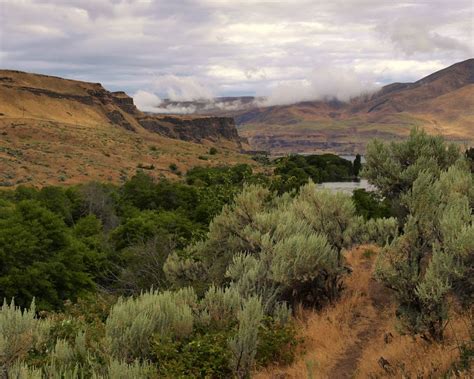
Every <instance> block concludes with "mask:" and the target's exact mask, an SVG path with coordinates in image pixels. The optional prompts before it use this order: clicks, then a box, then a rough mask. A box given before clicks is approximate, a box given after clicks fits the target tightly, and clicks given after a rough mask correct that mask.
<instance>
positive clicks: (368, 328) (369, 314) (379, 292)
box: [328, 265, 390, 379]
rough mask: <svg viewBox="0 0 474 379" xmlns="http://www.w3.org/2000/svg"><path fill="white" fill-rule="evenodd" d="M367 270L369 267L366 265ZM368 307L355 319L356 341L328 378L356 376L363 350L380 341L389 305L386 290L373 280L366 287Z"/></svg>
mask: <svg viewBox="0 0 474 379" xmlns="http://www.w3.org/2000/svg"><path fill="white" fill-rule="evenodd" d="M366 269H367V270H370V272H371V267H370V266H369V265H367V267H366ZM367 295H368V300H369V303H368V307H366V308H365V311H366V312H365V316H360V317H357V318H356V319H355V322H354V324H353V325H352V327H353V328H354V329H356V330H359V332H358V333H357V336H356V341H355V342H353V343H351V344H349V345H348V346H347V348H346V350H345V351H344V353H343V354H342V356H341V357H340V358H339V359H338V360H337V361H336V363H335V364H334V366H333V367H332V368H331V369H330V370H329V373H328V374H329V377H330V378H338V379H339V378H341V379H345V378H353V377H354V376H355V375H356V374H357V368H358V366H359V363H360V359H361V357H362V355H363V352H364V349H365V348H366V347H367V346H370V344H371V341H374V340H377V341H378V340H379V339H382V338H383V336H384V332H385V330H384V328H385V326H386V321H387V315H386V313H385V312H384V310H385V307H386V306H387V305H389V302H390V300H389V299H390V296H389V293H388V292H387V290H386V288H384V287H383V285H382V284H380V283H378V282H376V281H375V280H370V281H369V283H368V287H367Z"/></svg>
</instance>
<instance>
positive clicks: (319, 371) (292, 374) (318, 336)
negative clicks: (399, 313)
mask: <svg viewBox="0 0 474 379" xmlns="http://www.w3.org/2000/svg"><path fill="white" fill-rule="evenodd" d="M376 249H377V248H376V247H373V246H361V247H359V248H355V249H353V250H352V251H350V252H348V253H347V254H346V261H347V264H348V265H349V266H350V267H351V268H352V274H351V275H350V276H348V277H347V278H346V280H345V285H346V288H345V290H344V292H343V295H342V298H341V299H340V300H339V301H338V302H337V303H335V304H333V305H332V306H328V307H327V308H325V309H323V310H322V311H316V312H315V311H310V310H307V311H306V312H303V313H302V316H303V317H300V318H299V321H298V322H299V325H300V327H301V334H300V335H301V337H302V338H303V340H304V344H303V346H302V349H301V354H300V355H299V357H298V358H297V359H296V360H295V361H294V362H293V363H292V364H291V365H289V366H275V367H270V368H267V369H264V370H261V371H259V372H256V373H255V375H254V378H256V379H276V378H285V379H302V378H313V379H327V378H330V379H333V378H334V379H339V378H352V377H354V376H357V372H358V369H359V367H361V366H360V364H361V362H362V358H363V357H365V356H366V355H367V354H366V353H367V351H368V349H370V348H371V347H372V346H379V345H380V342H382V343H384V342H383V338H384V334H385V333H386V331H387V329H386V328H387V321H388V320H389V318H390V317H391V316H393V310H391V302H390V298H391V296H390V295H389V293H388V290H386V289H385V288H384V286H383V285H381V284H380V283H378V282H376V281H375V280H374V279H373V266H374V262H375V258H376V254H377V251H376ZM377 354H378V353H375V354H373V355H372V357H371V359H372V360H373V359H375V362H376V361H377V359H379V357H380V356H378V355H377ZM364 359H366V358H364ZM371 362H372V361H371ZM372 363H373V362H372ZM375 364H377V363H375ZM376 367H377V366H376Z"/></svg>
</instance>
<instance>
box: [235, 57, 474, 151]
mask: <svg viewBox="0 0 474 379" xmlns="http://www.w3.org/2000/svg"><path fill="white" fill-rule="evenodd" d="M235 118H236V121H237V124H238V125H239V130H240V133H241V135H242V136H244V137H246V138H248V140H249V143H250V144H251V145H252V147H253V148H254V149H256V150H270V151H271V152H273V153H274V154H279V153H288V152H306V151H312V152H314V151H318V150H320V151H334V152H338V153H347V154H351V153H355V152H361V151H364V149H365V145H366V143H367V142H368V140H370V139H371V138H374V137H378V138H382V139H385V140H392V139H399V138H402V137H404V136H406V135H407V134H408V132H409V130H410V128H412V127H413V126H419V127H423V128H425V129H426V130H427V131H428V132H429V133H433V134H441V135H443V136H445V137H446V138H448V139H450V140H453V141H457V142H459V143H461V144H465V145H472V144H473V143H474V59H469V60H466V61H464V62H460V63H456V64H454V65H452V66H450V67H448V68H445V69H443V70H441V71H438V72H436V73H434V74H431V75H429V76H427V77H425V78H423V79H421V80H419V81H417V82H414V83H393V84H390V85H388V86H385V87H383V88H382V89H381V90H380V91H378V92H377V93H375V94H373V95H372V96H362V97H359V98H355V99H352V100H351V102H350V103H341V102H338V101H326V102H325V101H313V102H302V103H298V104H292V105H282V106H272V107H260V108H255V109H252V110H246V111H243V112H240V113H238V114H235Z"/></svg>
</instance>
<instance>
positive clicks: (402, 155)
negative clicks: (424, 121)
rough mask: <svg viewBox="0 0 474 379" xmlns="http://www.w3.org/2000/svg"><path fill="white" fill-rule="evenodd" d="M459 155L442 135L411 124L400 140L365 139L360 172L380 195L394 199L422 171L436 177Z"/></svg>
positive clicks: (457, 148) (409, 185)
mask: <svg viewBox="0 0 474 379" xmlns="http://www.w3.org/2000/svg"><path fill="white" fill-rule="evenodd" d="M460 157H461V153H460V149H459V147H458V146H456V145H455V144H446V143H445V142H444V141H443V138H442V137H440V136H429V135H427V134H426V133H425V132H424V131H423V130H419V129H416V128H415V129H413V130H412V131H411V133H410V136H409V138H408V139H407V140H405V141H403V142H392V143H390V144H385V143H383V142H381V141H378V140H372V141H371V142H369V144H368V145H367V151H366V155H365V159H366V163H365V165H364V169H363V172H362V175H363V176H365V177H366V178H367V179H368V180H369V182H370V183H371V184H374V185H375V186H377V188H378V189H379V190H380V191H381V193H382V194H383V195H384V196H387V197H389V198H391V199H396V198H398V197H399V195H400V194H402V193H405V192H407V191H408V190H409V189H410V188H411V186H412V184H413V182H414V181H415V180H416V179H417V178H418V177H419V175H420V173H421V172H422V171H425V172H430V173H431V174H432V175H434V176H435V177H437V176H439V173H440V172H441V171H442V170H446V169H448V168H449V167H450V166H452V165H453V164H454V163H455V162H456V161H457V160H458V159H459V158H460Z"/></svg>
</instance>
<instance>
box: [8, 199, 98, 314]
mask: <svg viewBox="0 0 474 379" xmlns="http://www.w3.org/2000/svg"><path fill="white" fill-rule="evenodd" d="M3 209H4V210H5V211H4V212H2V214H1V215H0V298H7V299H11V298H13V297H14V298H15V300H16V302H17V304H18V305H20V306H22V307H25V306H27V305H28V304H30V303H31V301H32V299H33V297H35V296H36V297H37V304H38V307H39V308H40V309H51V308H59V307H61V306H62V302H63V301H64V300H66V299H77V297H78V296H80V295H84V294H86V293H87V292H89V291H92V290H94V282H93V280H92V278H91V275H90V274H89V273H88V272H87V270H86V264H85V262H86V261H88V262H89V263H90V264H91V265H92V266H93V264H94V263H93V262H94V261H95V260H96V259H99V260H100V258H98V257H97V256H96V253H95V252H91V251H90V250H89V249H88V248H87V246H85V245H84V244H83V243H81V242H80V241H79V240H77V239H76V238H74V236H73V234H72V233H71V230H70V229H68V228H67V226H66V225H65V224H64V222H63V220H62V219H61V218H60V217H59V216H58V215H56V214H54V213H52V212H51V211H49V210H47V209H45V208H43V207H42V206H41V204H40V203H38V202H37V201H34V200H22V201H20V202H19V203H17V204H14V205H12V206H10V207H8V208H3ZM91 269H93V270H95V268H94V267H91Z"/></svg>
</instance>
